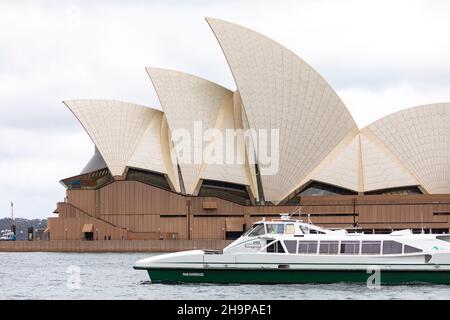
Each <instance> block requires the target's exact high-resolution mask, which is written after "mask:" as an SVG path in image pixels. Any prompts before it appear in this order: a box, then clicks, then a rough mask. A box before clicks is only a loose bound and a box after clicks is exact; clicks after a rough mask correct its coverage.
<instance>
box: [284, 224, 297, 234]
mask: <svg viewBox="0 0 450 320" xmlns="http://www.w3.org/2000/svg"><path fill="white" fill-rule="evenodd" d="M284 233H285V234H294V233H295V228H294V224H287V225H286V228H285V230H284Z"/></svg>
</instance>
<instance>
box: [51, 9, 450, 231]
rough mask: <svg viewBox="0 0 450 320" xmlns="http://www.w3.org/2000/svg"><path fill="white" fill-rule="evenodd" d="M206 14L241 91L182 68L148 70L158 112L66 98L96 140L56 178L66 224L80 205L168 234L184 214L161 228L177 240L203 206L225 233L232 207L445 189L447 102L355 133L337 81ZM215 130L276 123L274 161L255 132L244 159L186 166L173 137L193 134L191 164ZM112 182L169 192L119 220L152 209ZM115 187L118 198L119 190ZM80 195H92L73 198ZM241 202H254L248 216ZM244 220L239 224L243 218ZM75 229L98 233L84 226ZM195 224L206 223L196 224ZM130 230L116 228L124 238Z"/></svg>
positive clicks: (112, 221) (448, 181)
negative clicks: (78, 166)
mask: <svg viewBox="0 0 450 320" xmlns="http://www.w3.org/2000/svg"><path fill="white" fill-rule="evenodd" d="M206 20H207V22H208V24H209V26H210V27H211V29H212V31H213V33H214V35H215V37H216V38H217V41H218V43H219V45H220V47H221V49H222V51H223V54H224V55H225V58H226V60H227V62H228V65H229V68H230V70H231V73H232V75H233V78H234V80H235V83H236V87H237V90H236V91H232V90H229V89H227V88H224V87H222V86H221V85H219V84H216V83H213V82H211V81H208V80H205V79H202V78H199V77H197V76H194V75H190V74H186V73H183V72H180V71H174V70H167V69H161V68H155V67H147V68H146V71H147V73H148V75H149V77H150V79H151V82H152V84H153V86H154V89H155V90H156V93H157V95H158V98H159V101H160V104H161V107H162V111H160V110H157V109H154V108H151V107H148V106H142V105H136V104H132V103H127V102H120V101H111V100H68V101H64V104H65V105H66V106H67V107H68V108H69V109H70V111H71V112H72V113H73V114H74V116H75V117H76V118H77V119H78V121H79V122H80V124H81V125H82V126H83V128H84V129H85V130H86V132H87V134H88V135H89V137H90V138H91V139H92V141H93V143H94V144H95V153H94V155H93V156H92V158H91V160H90V161H89V162H88V164H87V165H86V166H85V168H84V169H83V171H82V172H81V173H80V174H79V175H77V176H74V177H70V178H66V179H63V180H62V181H61V182H62V183H63V185H65V186H66V188H67V189H68V190H67V192H68V198H69V201H66V203H65V204H63V203H61V204H60V205H59V209H58V210H57V212H58V213H59V214H60V218H59V219H61V218H63V217H64V213H63V212H68V209H67V206H72V207H73V208H71V212H74V211H77V210H79V211H80V212H79V213H78V217H80V216H83V215H85V216H89V217H91V218H92V219H94V220H92V221H91V222H92V223H91V225H94V224H97V225H101V224H102V223H106V224H107V225H109V226H110V227H111V228H112V227H117V228H118V229H120V230H127V231H128V232H131V231H132V230H134V231H135V232H136V234H138V233H139V232H141V233H142V234H143V233H145V232H147V233H149V232H156V231H155V230H157V229H158V230H159V232H162V231H161V230H162V229H164V223H163V222H162V221H161V219H163V218H164V215H171V214H173V215H176V216H177V217H178V218H173V220H172V221H176V219H180V220H179V222H180V221H181V222H180V223H181V224H180V225H182V227H179V228H181V229H183V230H187V231H180V230H178V229H177V228H178V227H176V226H174V227H168V228H166V229H167V230H165V231H167V232H175V231H174V230H175V229H176V230H177V232H178V234H179V237H180V238H190V237H191V236H192V235H191V234H189V232H192V226H190V225H189V224H192V223H193V222H192V221H191V222H190V221H187V222H186V221H185V220H186V217H187V216H189V215H190V214H191V215H192V219H194V217H195V214H196V213H197V216H200V215H202V214H203V213H205V212H209V215H208V217H206V218H208V219H209V222H205V225H206V224H208V223H210V224H211V223H212V224H213V222H211V221H212V220H211V219H214V217H213V216H214V214H215V213H212V212H214V210H216V213H217V215H218V216H221V215H222V216H223V217H224V219H225V220H224V221H222V222H220V226H221V227H220V228H222V229H224V228H225V229H227V231H228V227H227V225H233V221H232V220H230V219H231V218H233V217H232V215H233V214H234V213H233V212H232V211H233V210H237V211H238V212H244V213H242V215H240V216H243V217H245V214H251V213H252V212H253V216H254V217H256V216H262V213H261V212H265V213H267V212H271V213H275V212H278V211H277V209H276V208H280V210H279V211H280V212H283V210H284V211H286V210H287V209H286V208H287V207H288V206H293V205H298V204H299V203H300V202H301V199H302V197H307V198H308V197H311V196H329V197H333V196H334V197H337V196H342V199H347V198H348V197H353V198H355V197H358V199H361V201H364V199H363V198H362V197H364V196H365V195H379V196H380V195H393V196H395V195H397V196H398V195H406V196H411V197H414V196H415V197H417V196H418V195H429V196H432V195H445V194H450V103H437V104H429V105H424V106H418V107H413V108H409V109H405V110H402V111H399V112H396V113H394V114H391V115H389V116H386V117H384V118H382V119H379V120H377V121H375V122H373V123H372V124H370V125H368V126H367V127H365V128H358V126H357V125H356V123H355V121H354V120H353V118H352V115H351V114H350V113H349V111H348V110H347V108H346V106H345V104H344V103H343V101H342V100H341V99H340V98H339V96H338V95H337V94H336V92H335V91H334V90H333V88H331V87H330V85H329V84H328V83H327V82H326V80H325V79H324V78H323V77H322V76H320V75H319V74H318V73H317V72H316V71H315V70H314V69H313V68H312V67H311V66H309V65H308V64H307V63H306V62H305V61H303V60H302V59H301V58H299V57H298V56H297V55H296V54H295V53H293V52H292V51H290V50H289V49H287V48H285V47H283V46H282V45H280V44H278V43H277V42H275V41H273V40H271V39H269V38H267V37H266V36H263V35H261V34H259V33H257V32H255V31H252V30H249V29H247V28H245V27H242V26H239V25H237V24H234V23H230V22H226V21H223V20H218V19H211V18H207V19H206ZM199 123H200V124H201V126H200V129H199V125H198V124H199ZM210 129H215V130H216V131H218V132H221V133H224V134H225V132H228V131H230V130H231V131H239V130H241V131H240V132H244V131H249V130H250V131H251V130H253V132H260V131H264V130H265V131H269V132H270V131H274V130H275V131H276V132H277V137H276V143H275V142H273V141H272V142H271V143H272V144H276V147H277V148H276V150H275V151H276V152H275V154H271V156H272V157H274V158H276V159H275V160H276V168H275V169H274V170H270V168H267V161H266V160H267V159H265V158H266V157H265V156H264V154H263V152H255V145H258V144H259V145H260V144H261V142H260V141H256V140H257V139H256V137H255V136H247V137H244V136H242V135H237V136H236V140H237V143H236V147H234V148H233V150H231V151H233V155H234V156H236V157H237V158H240V159H241V160H242V161H235V162H231V163H228V162H227V163H214V162H211V161H207V160H208V156H212V155H211V154H209V155H208V153H206V156H205V157H203V158H202V159H200V160H199V159H197V160H199V161H190V162H189V161H182V160H181V159H180V158H179V157H178V155H179V154H177V152H175V150H174V149H175V148H176V146H175V145H176V143H175V142H176V141H175V140H176V139H174V135H176V134H179V133H180V132H183V133H186V134H187V136H188V137H189V139H191V141H190V146H191V148H190V150H188V153H189V152H190V153H191V154H190V155H189V154H188V155H187V156H188V158H189V159H191V160H192V159H193V158H195V157H196V154H198V153H201V154H203V155H205V153H202V151H204V150H205V149H206V150H207V149H208V146H209V147H210V146H211V144H214V143H215V140H214V139H211V140H205V139H204V136H203V135H202V134H205V133H206V132H207V131H208V130H210ZM199 130H200V131H201V132H200V133H201V134H200V135H199V134H198V133H199V132H198V131H199ZM269 135H270V133H269ZM239 146H241V147H239ZM270 147H271V146H269V147H268V148H270ZM197 149H198V150H197ZM224 150H225V151H224V152H225V153H227V152H229V151H230V150H229V149H227V148H224ZM259 151H261V150H259ZM263 151H267V150H263ZM185 153H186V152H185ZM184 156H186V154H184ZM272 169H273V168H272ZM116 182H117V183H120V182H122V183H131V182H133V183H139V186H140V187H136V186H134V187H130V188H131V189H129V190H128V189H127V191H124V192H130V193H137V194H132V195H130V197H131V198H130V199H135V201H134V200H130V201H131V202H134V203H137V202H139V201H141V200H139V199H140V198H139V197H144V198H145V195H143V194H144V193H145V192H149V193H148V194H150V193H155V192H157V193H161V192H165V193H167V197H171V198H170V199H166V200H164V201H168V202H171V203H167V204H164V203H159V204H158V205H157V207H158V208H155V207H154V206H153V204H150V206H151V207H152V208H153V209H148V210H147V213H148V215H149V216H150V215H158V217H159V218H156V217H153V218H148V217H147V218H148V219H150V220H151V219H154V220H152V221H150V222H148V221H135V222H132V223H130V222H129V221H128V220H127V219H128V218H120V217H119V216H120V215H121V214H125V213H124V212H125V211H127V210H128V211H130V210H131V211H133V210H134V211H136V212H138V211H139V210H141V211H139V212H141V213H142V215H144V216H145V214H146V212H145V210H146V209H142V208H141V209H140V208H135V209H133V208H130V206H131V207H133V206H134V205H131V204H130V203H128V204H126V205H125V204H124V205H125V206H127V209H125V208H123V207H122V208H120V209H119V207H120V205H121V204H118V203H117V201H116V202H114V201H112V200H111V199H109V200H108V199H107V197H108V196H109V195H108V191H107V190H105V189H108V188H112V186H113V185H114V184H115V183H116ZM115 188H118V187H115ZM133 188H134V189H133ZM142 188H144V189H145V188H152V190H157V191H148V190H147V191H142V190H143V189H142ZM130 190H131V191H130ZM83 192H84V193H85V194H86V195H82V193H83ZM110 192H112V193H111V195H110V196H111V197H113V198H114V197H117V196H118V195H120V192H121V191H117V190H116V191H110ZM113 193H114V195H112V194H113ZM91 194H92V196H91ZM94 194H95V195H94ZM83 197H85V198H86V199H87V200H86V199H85V200H77V199H78V198H80V199H81V198H83ZM102 197H103V198H102ZM161 197H162V198H164V197H166V196H161V195H160V199H161ZM177 197H181V198H182V199H185V200H179V199H178V198H177ZM70 198H72V199H70ZM447 198H448V197H447ZM447 198H446V199H447ZM101 199H104V200H101ZM196 199H202V200H201V201H202V203H203V205H199V206H200V207H199V208H198V209H197V210H198V212H193V213H192V212H189V210H194V208H193V204H192V203H190V204H188V205H187V206H188V209H187V210H188V211H187V213H186V209H185V207H184V206H186V204H185V203H184V202H183V201H188V202H189V201H194V202H195V201H197V200H196ZM205 199H206V200H205ZM330 199H331V198H330ZM101 201H104V202H103V203H102V202H101ZM152 201H153V200H152ZM155 201H158V200H155V199H154V201H153V202H152V203H154V202H155ZM164 201H163V200H161V202H164ZM177 201H178V202H179V201H181V202H183V204H180V206H179V207H176V206H177V205H174V204H173V203H172V202H175V203H177ZM199 201H200V200H199ZM221 201H225V202H226V203H229V204H230V205H229V208H228V209H224V210H221V208H220V206H221V205H220V203H221ZM99 202H100V204H99ZM413 202H414V201H413ZM106 203H109V204H106ZM205 203H206V204H205ZM214 203H215V204H214ZM218 203H219V204H218ZM408 205H409V204H408ZM64 206H66V207H65V208H64ZM116 206H119V207H117V208H116ZM136 206H139V205H136ZM141 206H145V205H141ZM189 206H190V207H189ZM208 206H210V207H211V208H208ZM233 206H234V207H233ZM236 206H239V209H236V208H237V207H236ZM194 207H195V206H194ZM245 207H249V208H253V209H252V210H248V212H247V213H245ZM242 208H244V209H242ZM254 208H256V209H254ZM264 208H266V209H264ZM267 208H268V209H267ZM281 208H282V209H281ZM441 209H442V208H441ZM441 209H440V210H441ZM142 210H143V211H142ZM208 210H209V211H208ZM311 210H313V209H311ZM345 210H347V211H348V210H350V209H348V208H347V209H345ZM345 210H344V211H345ZM442 210H443V209H442ZM69 211H70V210H69ZM131 211H130V212H131ZM134 211H133V212H134ZM335 211H336V210H335ZM338 211H339V210H337V211H336V212H337V213H336V214H338V213H339V212H338ZM350 211H351V210H350ZM353 211H354V210H353ZM444 211H445V210H444ZM133 212H132V213H131V214H132V215H133V214H135V215H137V214H138V213H133ZM180 212H181V213H180ZM433 212H434V211H433ZM257 213H258V214H259V215H258V214H257ZM278 213H279V212H278ZM353 213H354V212H353ZM442 217H444V218H442ZM442 217H441V218H442V219H444V220H445V221H444V220H442V223H444V224H445V223H447V224H448V217H445V216H442ZM141 218H142V217H141ZM147 218H145V217H144V218H142V219H147ZM206 218H205V221H207V220H208V219H206ZM54 219H55V220H54V221H53V224H54V227H53V228H54V229H57V224H58V223H57V220H58V218H54ZM120 219H122V220H123V221H122V222H120V221H121V220H120ZM135 219H137V218H136V217H135ZM158 219H159V220H158ZM226 219H228V220H226ZM233 219H235V220H234V221H235V222H236V221H237V220H236V219H237V218H233ZM245 219H247V218H245ZM245 219H244V220H245ZM342 219H344V218H342ZM352 219H353V220H354V217H353V218H352ZM374 219H375V220H376V218H374ZM430 219H431V220H433V219H434V218H430ZM194 220H195V219H194ZM222 220H223V219H222ZM344 220H345V219H344ZM372 220H373V219H372ZM394 220H395V219H394ZM397 220H398V219H397ZM127 221H128V222H127ZM242 221H243V220H242V219H241V222H242ZM323 221H326V219H325V218H324V220H323ZM399 221H400V220H399ZM433 221H434V220H433ZM372 222H374V221H372ZM410 222H411V223H412V222H413V221H412V220H411V221H410ZM416 222H417V221H416ZM133 223H134V225H132V224H133ZM186 223H187V224H188V225H186ZM199 223H200V222H199ZM248 223H249V222H248V221H247V220H245V221H244V225H245V224H248ZM336 223H337V222H336ZM374 223H375V222H374ZM237 224H240V222H239V223H237ZM394 224H395V223H394ZM86 225H87V226H86ZM141 225H144V226H145V225H148V228H146V227H141ZM174 225H176V223H175V224H174ZM442 226H443V225H440V227H442ZM156 227H158V228H156ZM77 228H79V229H80V228H84V229H86V230H87V229H91V231H92V229H93V227H90V226H89V224H86V223H83V224H82V225H78V226H77ZM195 228H196V229H198V228H203V227H202V226H201V223H200V224H198V226H196V227H195ZM205 228H206V227H205ZM218 228H219V227H218ZM220 228H219V229H220ZM230 228H231V229H233V228H232V227H230ZM222 229H221V230H222ZM235 229H236V228H235ZM237 229H239V230H240V227H239V228H237ZM50 230H51V232H52V233H53V229H52V228H51V229H50ZM66 230H67V229H66ZM130 230H131V231H130ZM66 233H67V232H66ZM116 233H117V232H116ZM116 233H114V234H116ZM212 233H214V232H212ZM220 233H221V231H218V234H220ZM54 234H57V232H55V233H54ZM79 234H80V230H78V231H74V236H73V237H75V238H76V237H77V236H78V235H79ZM124 234H125V231H123V232H122V231H121V232H118V233H117V237H119V236H121V237H123V236H124ZM105 236H106V233H105ZM128 236H129V235H128ZM60 237H62V236H60ZM65 237H67V235H65ZM97 237H98V235H97ZM102 237H103V236H102ZM198 237H205V238H208V237H209V238H211V237H212V238H214V237H216V235H214V234H210V235H204V236H203V235H202V233H201V232H200V233H199V235H198ZM217 237H218V236H217Z"/></svg>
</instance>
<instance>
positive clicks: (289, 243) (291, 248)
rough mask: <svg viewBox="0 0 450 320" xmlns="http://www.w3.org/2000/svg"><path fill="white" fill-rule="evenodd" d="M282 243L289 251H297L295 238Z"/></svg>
mask: <svg viewBox="0 0 450 320" xmlns="http://www.w3.org/2000/svg"><path fill="white" fill-rule="evenodd" d="M284 245H285V247H286V249H287V252H289V253H297V241H296V240H285V241H284Z"/></svg>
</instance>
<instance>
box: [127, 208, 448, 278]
mask: <svg viewBox="0 0 450 320" xmlns="http://www.w3.org/2000/svg"><path fill="white" fill-rule="evenodd" d="M134 269H137V270H146V271H147V272H148V274H149V276H150V280H151V281H152V282H154V283H156V282H205V283H257V284H280V283H335V282H367V280H368V278H369V277H370V276H371V275H372V274H375V272H379V281H380V284H404V283H411V284H412V283H434V284H450V235H449V234H423V233H422V234H413V232H412V231H411V230H408V229H406V230H399V231H393V232H392V233H390V234H364V233H349V232H347V231H346V230H330V229H325V228H321V227H319V226H316V225H314V224H312V223H305V222H303V221H301V220H296V219H292V218H291V217H290V216H289V215H283V216H281V217H280V218H278V219H271V220H267V221H266V220H262V221H259V222H256V223H255V224H254V225H253V226H252V227H251V228H250V229H249V230H248V231H247V232H245V233H244V234H243V235H242V236H241V237H240V238H239V239H237V240H235V241H234V242H232V243H231V244H230V245H228V246H227V247H225V248H224V249H223V250H221V251H216V250H190V251H183V252H177V253H168V254H162V255H158V256H154V257H150V258H146V259H142V260H139V261H137V262H136V263H135V265H134Z"/></svg>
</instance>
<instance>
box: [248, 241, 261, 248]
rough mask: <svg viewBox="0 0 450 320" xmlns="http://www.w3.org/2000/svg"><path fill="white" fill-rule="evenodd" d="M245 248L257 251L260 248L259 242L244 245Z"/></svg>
mask: <svg viewBox="0 0 450 320" xmlns="http://www.w3.org/2000/svg"><path fill="white" fill-rule="evenodd" d="M245 248H249V249H259V248H261V242H259V241H254V242H251V243H246V244H245Z"/></svg>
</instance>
